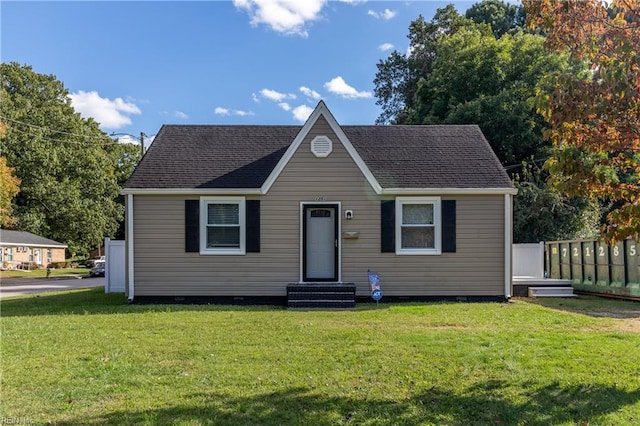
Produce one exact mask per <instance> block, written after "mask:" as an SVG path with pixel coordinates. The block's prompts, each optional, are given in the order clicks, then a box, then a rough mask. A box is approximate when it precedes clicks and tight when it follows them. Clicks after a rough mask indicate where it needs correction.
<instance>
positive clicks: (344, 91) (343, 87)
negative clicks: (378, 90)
mask: <svg viewBox="0 0 640 426" xmlns="http://www.w3.org/2000/svg"><path fill="white" fill-rule="evenodd" d="M324 88H325V89H327V90H328V91H329V92H331V93H333V94H334V95H338V96H340V97H342V98H348V99H357V98H372V97H373V94H372V93H371V92H366V91H361V92H359V91H357V90H356V89H354V88H353V87H351V86H349V85H348V84H347V82H346V81H344V79H343V78H342V77H340V76H337V77H336V78H334V79H333V80H331V81H328V82H326V83H325V84H324Z"/></svg>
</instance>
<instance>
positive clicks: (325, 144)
mask: <svg viewBox="0 0 640 426" xmlns="http://www.w3.org/2000/svg"><path fill="white" fill-rule="evenodd" d="M331 151H333V143H332V142H331V139H329V138H328V137H326V136H316V137H315V138H313V140H312V141H311V152H313V155H315V156H316V157H319V158H324V157H327V156H328V155H329V154H331Z"/></svg>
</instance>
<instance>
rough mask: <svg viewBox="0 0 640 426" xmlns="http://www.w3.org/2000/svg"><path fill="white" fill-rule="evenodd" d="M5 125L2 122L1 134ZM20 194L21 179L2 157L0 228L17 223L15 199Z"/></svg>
mask: <svg viewBox="0 0 640 426" xmlns="http://www.w3.org/2000/svg"><path fill="white" fill-rule="evenodd" d="M2 126H3V123H1V122H0V134H2V129H3V127H2ZM18 192H20V179H18V178H17V177H16V176H14V174H13V167H9V166H7V159H6V158H5V157H0V227H2V228H6V227H8V226H11V225H13V224H14V223H15V221H16V220H15V218H14V217H13V214H12V213H13V197H15V196H16V195H17V194H18Z"/></svg>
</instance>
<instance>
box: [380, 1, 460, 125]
mask: <svg viewBox="0 0 640 426" xmlns="http://www.w3.org/2000/svg"><path fill="white" fill-rule="evenodd" d="M467 22H468V21H467V20H466V19H465V18H464V17H463V16H461V15H460V14H459V13H458V11H457V10H456V8H455V7H454V6H453V5H451V4H450V5H448V6H447V7H444V8H441V9H438V10H437V11H436V14H435V15H434V17H433V19H432V20H431V21H430V22H427V21H425V19H424V18H423V17H422V15H420V16H418V18H417V19H416V20H415V21H412V22H411V24H410V25H409V34H408V35H407V38H408V39H409V52H408V53H407V54H403V53H400V52H398V51H393V52H392V53H391V55H389V57H388V58H387V59H385V60H384V61H380V62H378V64H377V67H378V72H377V73H376V77H375V79H374V80H373V83H374V85H375V89H374V93H375V95H376V98H378V100H377V101H376V104H377V105H380V106H381V107H382V112H381V113H380V116H379V117H378V118H377V120H376V123H377V124H390V123H394V124H403V123H404V121H405V118H406V111H408V110H411V108H412V107H413V100H414V95H415V92H416V89H417V85H418V82H419V81H420V79H421V78H423V77H424V76H425V75H428V74H429V73H430V72H431V66H432V64H433V61H434V59H435V57H436V47H437V45H438V42H439V40H440V39H441V38H442V37H444V36H446V35H449V34H453V33H455V32H456V31H457V30H458V28H460V27H461V26H463V25H465V24H466V23H467Z"/></svg>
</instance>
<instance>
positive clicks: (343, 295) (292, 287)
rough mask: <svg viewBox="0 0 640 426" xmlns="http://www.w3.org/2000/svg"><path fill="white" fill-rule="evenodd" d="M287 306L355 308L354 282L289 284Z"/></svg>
mask: <svg viewBox="0 0 640 426" xmlns="http://www.w3.org/2000/svg"><path fill="white" fill-rule="evenodd" d="M287 306H288V307H289V308H297V309H354V308H355V307H356V286H355V284H353V283H341V284H338V283H336V284H333V283H331V284H327V283H304V284H288V285H287Z"/></svg>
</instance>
